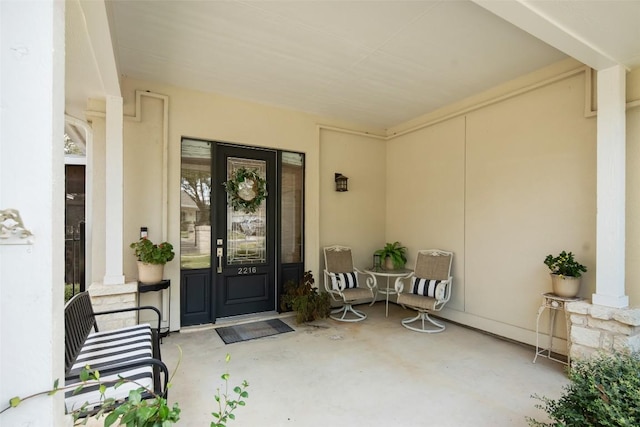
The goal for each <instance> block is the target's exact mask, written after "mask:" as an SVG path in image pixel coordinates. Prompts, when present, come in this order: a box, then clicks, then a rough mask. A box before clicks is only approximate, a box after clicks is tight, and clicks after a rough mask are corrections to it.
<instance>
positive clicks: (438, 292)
mask: <svg viewBox="0 0 640 427" xmlns="http://www.w3.org/2000/svg"><path fill="white" fill-rule="evenodd" d="M447 284H448V282H447V281H446V280H431V279H422V278H420V277H415V276H414V277H412V278H411V293H412V294H416V295H422V296H425V297H431V298H435V299H444V295H445V291H446V290H447Z"/></svg>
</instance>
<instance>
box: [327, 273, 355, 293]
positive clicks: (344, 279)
mask: <svg viewBox="0 0 640 427" xmlns="http://www.w3.org/2000/svg"><path fill="white" fill-rule="evenodd" d="M340 282H341V283H343V284H344V288H343V289H352V288H357V287H358V275H357V274H356V272H355V271H352V272H350V273H332V274H331V288H332V289H335V290H339V289H340V287H339V286H338V283H340Z"/></svg>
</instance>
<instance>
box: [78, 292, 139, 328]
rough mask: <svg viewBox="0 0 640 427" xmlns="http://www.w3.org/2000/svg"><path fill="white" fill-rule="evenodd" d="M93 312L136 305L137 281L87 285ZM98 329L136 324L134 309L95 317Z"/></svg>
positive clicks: (136, 318)
mask: <svg viewBox="0 0 640 427" xmlns="http://www.w3.org/2000/svg"><path fill="white" fill-rule="evenodd" d="M89 295H90V296H91V304H92V305H93V311H94V312H96V313H97V312H100V311H109V310H119V309H122V308H131V307H137V306H138V283H137V282H130V283H125V284H123V285H103V284H101V283H94V284H92V285H91V286H90V287H89ZM97 322H98V328H99V329H100V331H111V330H113V329H119V328H124V327H126V326H133V325H137V324H138V317H137V312H136V311H130V312H125V313H116V314H106V315H104V316H98V317H97Z"/></svg>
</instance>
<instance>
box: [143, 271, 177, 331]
mask: <svg viewBox="0 0 640 427" xmlns="http://www.w3.org/2000/svg"><path fill="white" fill-rule="evenodd" d="M170 286H171V280H161V281H160V282H157V283H144V282H138V305H140V295H139V294H143V293H146V292H160V307H158V309H159V310H160V338H164V337H166V336H168V335H169V333H170V330H169V328H170V325H171V289H170ZM165 290H166V293H168V294H169V297H168V298H167V303H166V307H167V308H166V311H165V298H164V294H165ZM165 312H166V313H167V318H166V319H165ZM138 323H140V316H138ZM160 342H162V341H160Z"/></svg>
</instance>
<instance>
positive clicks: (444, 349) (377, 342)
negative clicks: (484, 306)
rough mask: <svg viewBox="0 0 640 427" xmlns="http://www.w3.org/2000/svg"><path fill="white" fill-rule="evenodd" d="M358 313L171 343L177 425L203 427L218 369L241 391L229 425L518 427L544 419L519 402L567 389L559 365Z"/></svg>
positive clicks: (454, 328)
mask: <svg viewBox="0 0 640 427" xmlns="http://www.w3.org/2000/svg"><path fill="white" fill-rule="evenodd" d="M360 308H361V309H363V310H364V311H365V312H367V314H368V315H369V317H368V318H367V319H366V320H365V321H363V322H358V323H342V322H337V321H334V320H331V319H326V320H322V321H318V322H314V323H313V324H301V325H297V324H296V323H295V319H294V318H293V317H291V316H285V317H282V320H284V321H285V322H286V323H288V324H289V325H291V326H292V327H293V328H294V329H295V332H289V333H285V334H280V335H276V336H272V337H266V338H261V339H257V340H252V341H245V342H240V343H234V344H229V345H225V344H224V343H223V341H222V340H221V339H220V338H219V336H218V334H217V333H216V331H215V329H214V328H208V329H207V328H203V329H200V330H188V331H183V332H181V333H173V334H171V336H169V337H167V338H165V339H164V343H163V345H162V356H163V359H164V360H165V362H166V363H167V366H168V367H169V369H170V370H171V371H173V370H174V369H175V366H176V363H177V360H178V353H179V352H178V347H177V346H180V348H181V349H182V352H183V355H182V361H181V363H180V366H179V368H178V370H177V373H176V374H175V376H174V378H173V380H172V384H173V387H172V388H171V389H170V392H169V401H170V403H173V402H178V403H179V406H180V408H181V410H182V413H181V421H180V422H179V424H178V425H184V426H198V427H201V426H208V425H209V423H210V422H211V420H212V419H213V417H212V416H211V412H212V411H213V410H214V409H216V408H217V407H216V406H215V405H216V402H215V400H214V394H215V391H216V388H218V387H222V385H223V382H222V380H221V379H220V375H221V374H223V373H224V372H229V373H230V375H231V378H230V381H229V383H230V384H231V385H235V384H239V383H240V382H241V381H242V380H247V381H248V382H249V388H248V392H249V398H248V400H247V406H245V407H241V408H239V409H238V410H237V411H236V417H237V418H236V420H235V421H231V422H230V423H229V427H234V426H235V427H247V426H251V427H257V426H270V427H275V426H295V427H312V426H313V427H318V426H330V425H333V426H346V425H360V426H367V427H372V426H526V425H527V423H526V420H525V416H533V417H535V418H537V419H539V420H546V416H545V413H544V412H543V411H541V410H539V409H536V408H534V405H535V404H536V403H537V401H536V400H534V399H532V398H531V397H530V396H531V395H532V394H534V393H536V394H539V395H544V396H548V397H551V398H557V397H559V396H560V394H561V392H562V386H563V385H565V384H566V383H567V378H566V375H565V373H564V365H562V364H559V363H557V362H553V361H550V360H547V359H545V358H538V361H537V363H535V364H533V363H532V359H533V356H534V350H533V348H531V347H528V346H524V345H519V344H514V343H511V342H507V341H503V340H500V339H498V338H495V337H492V336H489V335H485V334H482V333H479V332H477V331H473V330H470V329H467V328H464V327H461V326H458V325H455V324H451V323H448V322H447V329H446V330H445V331H444V332H442V333H440V334H420V333H417V332H412V331H409V330H408V329H405V328H404V327H402V326H401V325H400V319H401V318H403V317H407V316H409V315H412V313H413V312H411V311H409V310H403V309H402V308H401V307H399V306H396V305H394V304H390V306H389V317H388V318H385V316H384V303H381V302H379V303H377V304H375V305H374V306H373V307H369V306H366V305H363V306H360ZM217 326H223V325H217ZM227 353H229V354H230V355H231V361H230V363H229V364H225V362H224V360H225V356H226V354H227Z"/></svg>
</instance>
